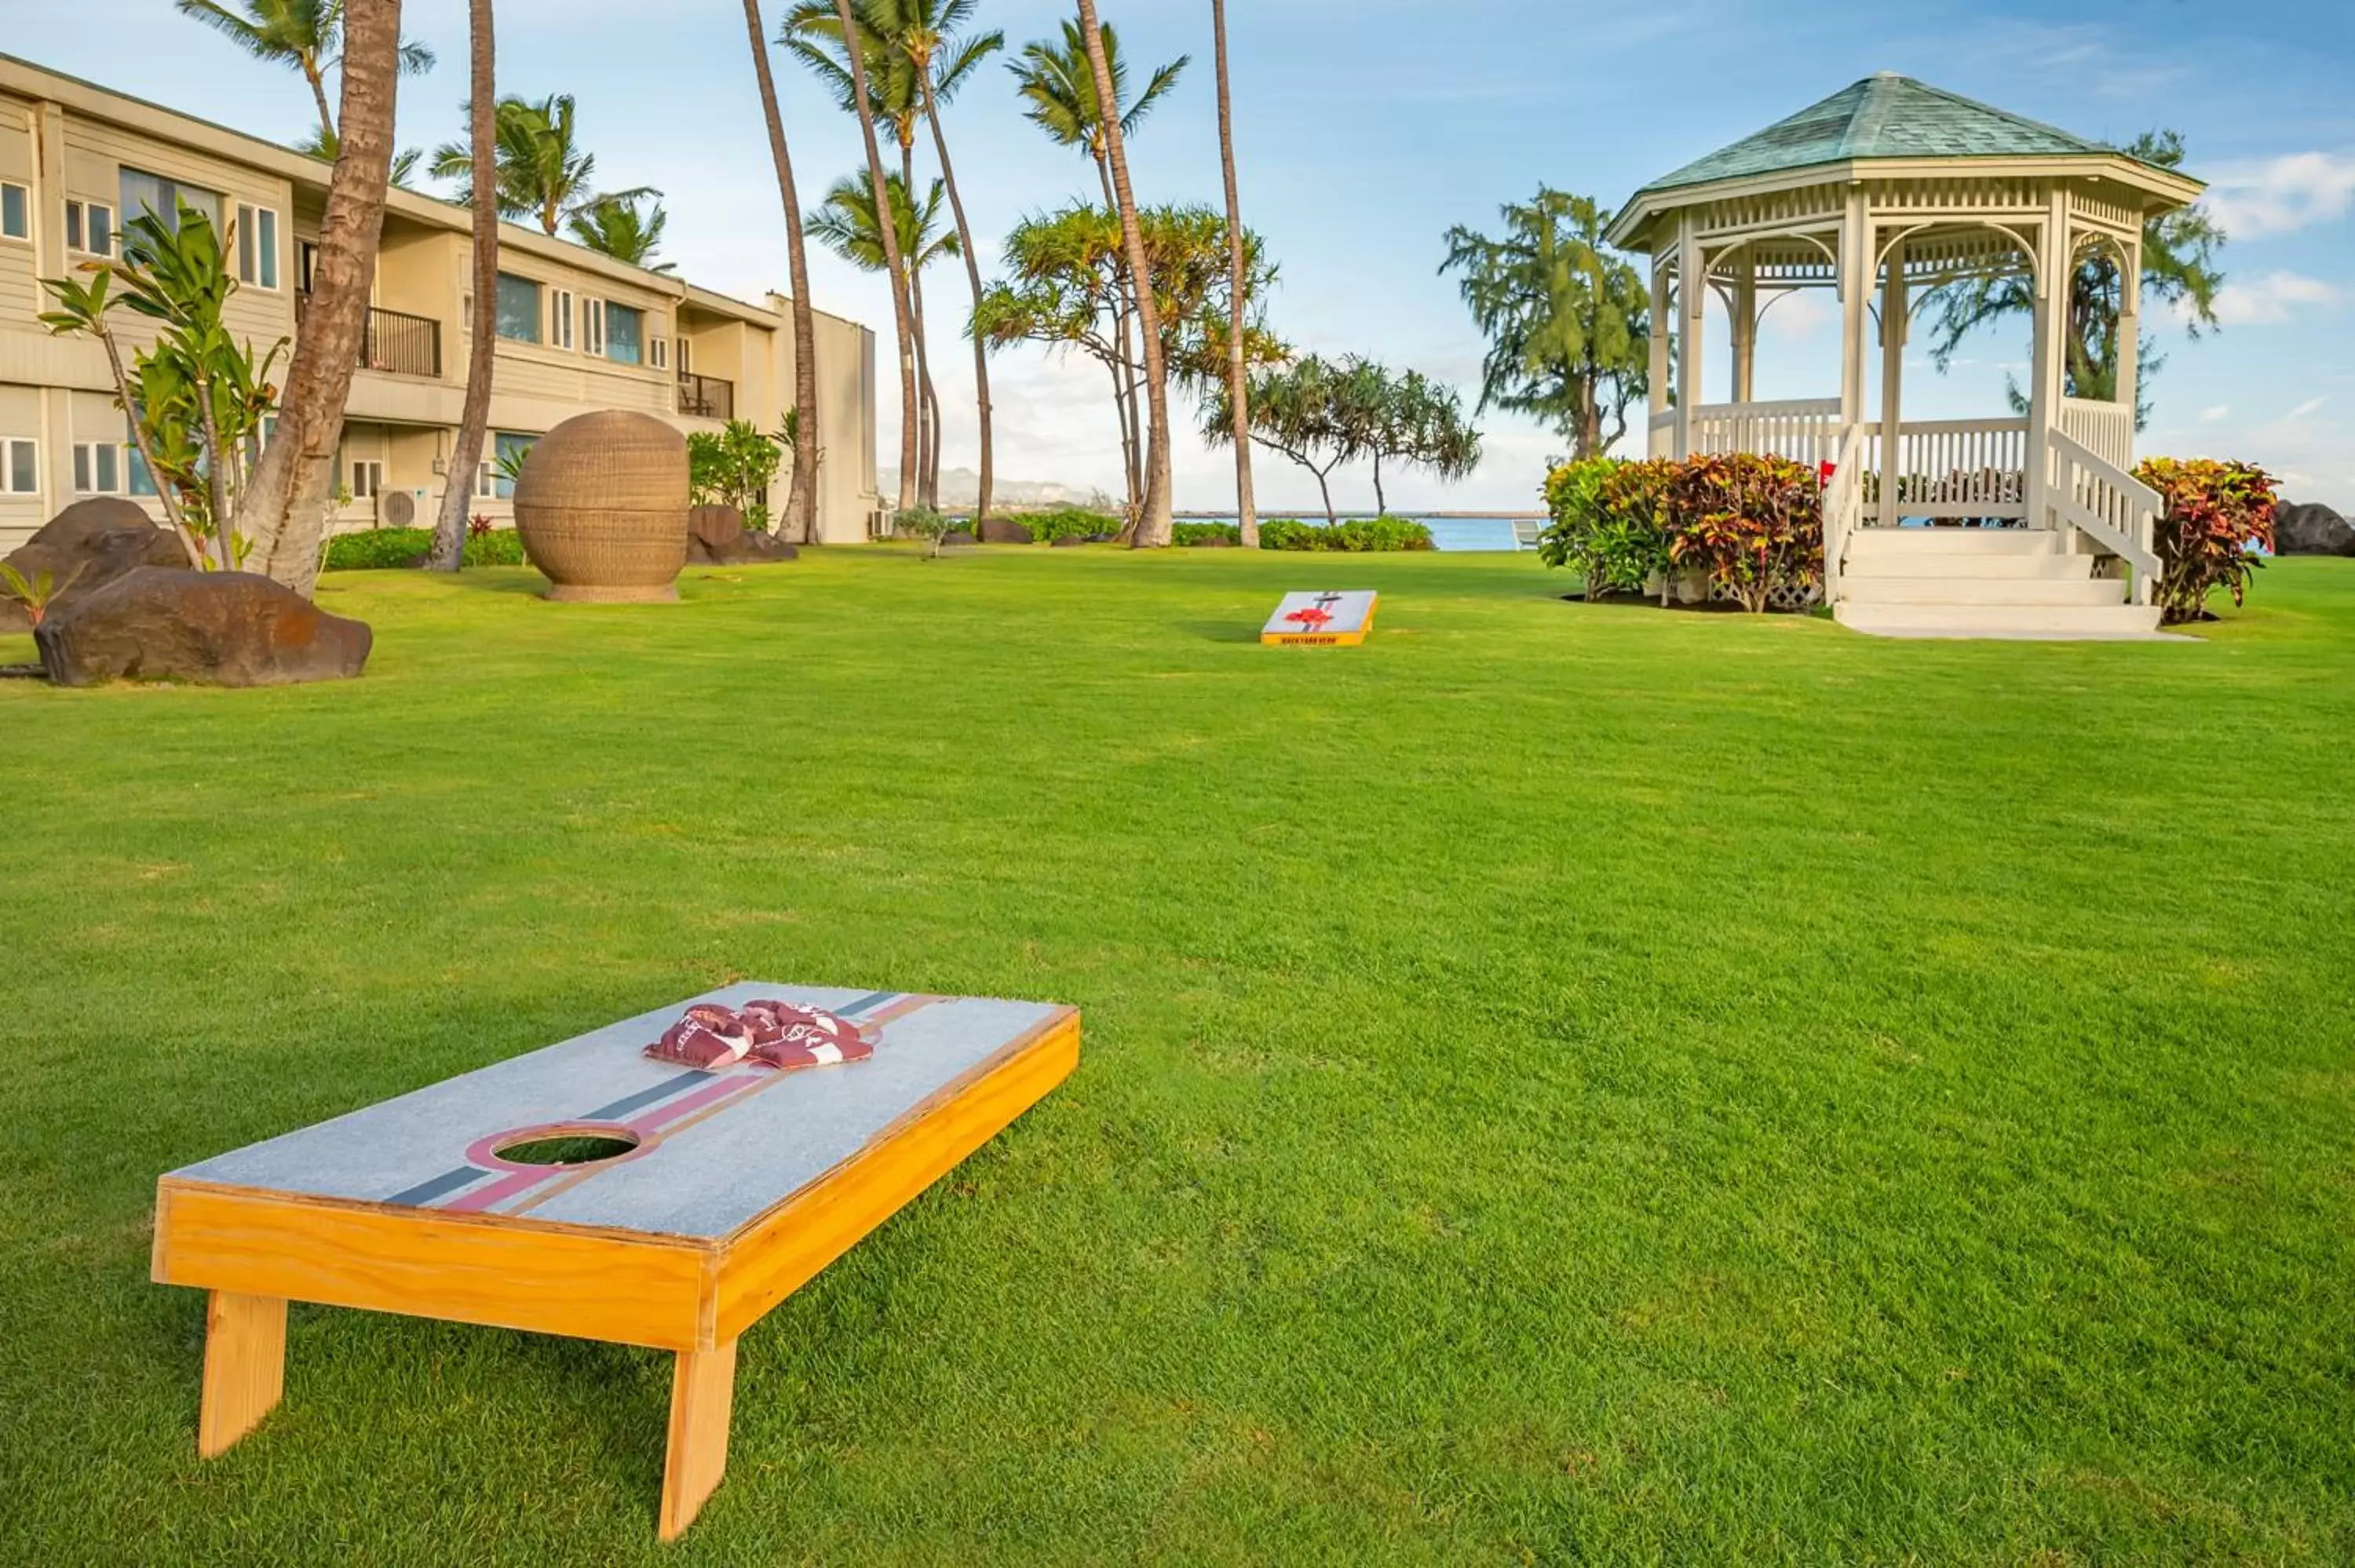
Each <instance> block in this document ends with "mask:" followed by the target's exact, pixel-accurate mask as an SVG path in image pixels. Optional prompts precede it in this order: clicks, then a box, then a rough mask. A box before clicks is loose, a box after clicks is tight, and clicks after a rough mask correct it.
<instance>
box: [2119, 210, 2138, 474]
mask: <svg viewBox="0 0 2355 1568" xmlns="http://www.w3.org/2000/svg"><path fill="white" fill-rule="evenodd" d="M2118 264H2119V266H2120V267H2121V268H2122V269H2123V272H2122V273H2121V275H2120V277H2119V279H2118V376H2117V387H2116V391H2115V396H2116V398H2117V404H2118V407H2119V408H2123V409H2125V410H2126V460H2127V461H2126V463H2125V464H2124V465H2123V466H2125V467H2126V468H2132V467H2133V466H2134V461H2133V460H2134V449H2135V439H2134V438H2135V412H2136V409H2137V407H2138V406H2139V405H2138V402H2137V399H2138V398H2139V397H2140V396H2141V392H2140V383H2139V381H2138V379H2137V377H2138V376H2139V374H2140V368H2141V356H2142V238H2141V236H2139V235H2137V236H2136V238H2135V242H2134V243H2133V244H2132V245H2130V246H2128V247H2126V255H2125V256H2124V257H2123V258H2122V259H2121V260H2120V261H2119V263H2118Z"/></svg>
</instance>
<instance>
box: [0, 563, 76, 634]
mask: <svg viewBox="0 0 2355 1568" xmlns="http://www.w3.org/2000/svg"><path fill="white" fill-rule="evenodd" d="M88 564H89V563H88V562H83V563H81V564H80V565H77V566H76V567H74V569H73V570H71V571H69V572H68V573H67V574H66V575H65V579H64V580H63V581H62V582H60V581H59V579H58V576H57V574H56V573H55V572H35V573H33V574H32V576H30V577H27V576H26V575H25V574H24V573H23V572H20V571H18V570H17V569H16V567H13V566H10V565H9V564H8V563H7V562H6V561H0V597H5V598H7V599H14V600H16V603H18V604H20V605H22V606H23V607H24V609H25V615H26V618H27V620H30V621H31V622H32V623H33V624H34V626H36V627H38V626H39V625H40V624H41V622H42V621H44V620H48V614H49V606H50V605H52V604H55V603H56V602H57V599H58V596H59V594H61V593H63V592H65V591H66V589H68V588H71V587H73V585H74V579H75V578H76V577H80V576H81V574H82V568H83V567H85V566H87V565H88Z"/></svg>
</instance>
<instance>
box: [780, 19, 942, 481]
mask: <svg viewBox="0 0 2355 1568" xmlns="http://www.w3.org/2000/svg"><path fill="white" fill-rule="evenodd" d="M834 14H835V21H836V23H837V26H839V27H840V29H841V31H840V32H839V33H838V34H837V37H839V38H840V39H841V40H842V43H843V50H842V58H843V61H844V64H845V66H846V68H847V74H848V76H849V78H850V106H851V109H852V111H854V112H855V113H856V114H857V115H858V134H859V137H860V139H861V140H862V141H863V142H865V143H866V144H867V178H868V185H870V186H872V187H873V189H875V190H877V191H882V190H884V189H885V185H884V178H883V150H882V148H881V147H880V146H879V144H878V143H877V142H876V140H875V104H874V101H873V100H872V98H870V97H869V96H868V90H867V55H868V50H867V48H866V47H865V46H864V45H861V46H860V47H857V48H853V47H852V46H851V42H850V40H852V39H854V38H864V37H866V36H867V35H866V34H865V33H864V32H863V31H862V30H861V29H860V27H859V25H858V18H857V17H856V16H853V15H852V14H851V8H850V0H834ZM786 25H787V26H788V28H790V27H791V26H792V23H791V22H790V21H788V23H787V24H786ZM785 42H786V43H787V45H788V47H794V38H793V37H787V38H786V40H785ZM911 183H912V182H911ZM881 199H882V200H883V201H885V202H887V203H888V202H889V201H890V197H889V196H884V197H882V198H881ZM898 227H899V226H898V225H896V224H880V225H878V226H877V234H878V236H879V239H880V241H881V246H882V250H883V270H884V271H885V273H886V274H887V275H888V277H889V280H890V287H891V313H892V316H893V318H894V320H895V323H896V324H897V326H898V327H899V333H900V496H899V510H900V511H902V512H905V511H907V510H909V508H910V506H911V503H913V502H914V500H915V483H916V426H917V423H918V421H919V420H921V419H922V418H923V412H922V408H921V406H920V405H919V404H918V403H917V401H916V353H915V348H916V319H915V310H914V307H913V305H912V304H911V302H910V300H909V295H908V270H907V266H906V261H905V258H903V257H902V256H901V255H900V236H899V232H898Z"/></svg>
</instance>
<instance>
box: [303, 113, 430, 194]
mask: <svg viewBox="0 0 2355 1568" xmlns="http://www.w3.org/2000/svg"><path fill="white" fill-rule="evenodd" d="M287 145H289V146H291V147H293V149H294V150H295V151H296V152H298V153H302V154H307V155H308V156H311V157H314V158H316V159H318V160H319V162H321V163H323V164H332V163H334V162H335V161H336V154H339V153H341V152H342V151H343V144H342V143H341V142H340V140H338V138H337V137H336V133H335V132H333V131H330V130H327V129H326V128H325V127H324V126H322V127H319V128H317V129H314V131H313V132H311V133H310V134H309V135H308V136H298V137H296V138H295V139H294V140H293V141H292V142H290V143H287ZM424 158H425V149H423V148H422V147H403V148H402V149H401V150H400V152H398V153H395V154H393V155H392V183H393V184H394V185H408V184H409V183H410V181H411V180H412V179H414V178H415V177H416V175H417V165H418V164H420V163H421V162H423V161H424Z"/></svg>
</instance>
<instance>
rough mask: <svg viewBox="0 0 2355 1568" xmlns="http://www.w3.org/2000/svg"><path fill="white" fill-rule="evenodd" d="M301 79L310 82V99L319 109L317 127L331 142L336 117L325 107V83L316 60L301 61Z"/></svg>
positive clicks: (334, 132)
mask: <svg viewBox="0 0 2355 1568" xmlns="http://www.w3.org/2000/svg"><path fill="white" fill-rule="evenodd" d="M303 79H304V81H306V82H308V83H310V84H311V101H312V102H313V103H314V104H316V105H317V106H318V110H319V129H320V130H321V131H322V132H325V136H326V140H327V141H328V142H330V143H333V142H334V141H335V139H336V117H335V115H334V114H333V113H332V112H331V111H329V110H328V108H327V84H326V82H325V79H323V78H322V76H321V74H320V71H319V64H318V62H317V61H316V60H309V59H306V60H304V62H303Z"/></svg>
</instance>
